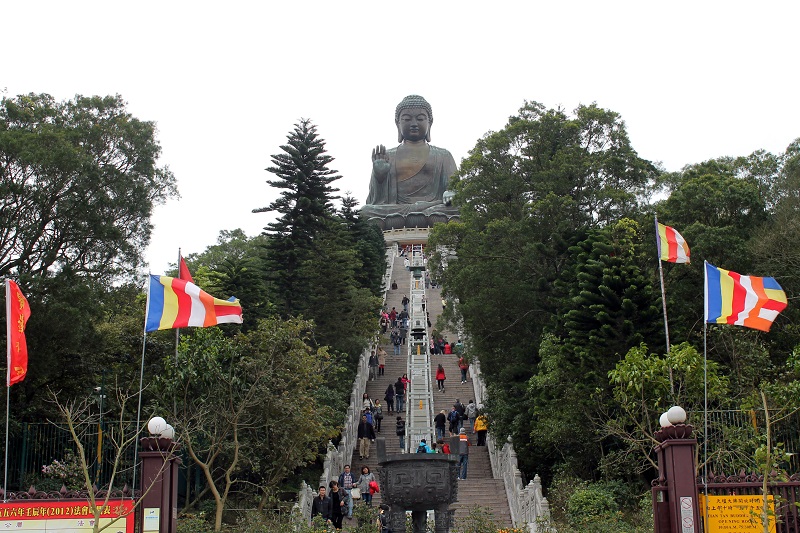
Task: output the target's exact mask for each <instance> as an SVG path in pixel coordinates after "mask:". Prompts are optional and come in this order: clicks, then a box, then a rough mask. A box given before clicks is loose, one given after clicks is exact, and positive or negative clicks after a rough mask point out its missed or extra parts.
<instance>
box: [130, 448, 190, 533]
mask: <svg viewBox="0 0 800 533" xmlns="http://www.w3.org/2000/svg"><path fill="white" fill-rule="evenodd" d="M140 443H141V448H142V451H141V452H139V457H140V458H141V460H142V478H141V485H140V487H139V490H140V494H142V495H143V496H142V497H141V503H140V504H139V510H138V511H137V515H138V516H139V524H140V528H139V531H141V532H143V533H152V532H155V531H158V533H175V532H176V531H177V529H178V466H179V465H180V464H181V460H180V458H179V457H178V456H177V455H175V452H177V451H178V450H179V449H180V444H178V443H177V442H174V441H173V440H172V439H167V438H162V437H145V438H143V439H141V441H140ZM148 489H150V490H149V491H148ZM155 509H157V510H158V511H157V517H156V514H155V511H154V510H155ZM156 527H157V528H158V529H156Z"/></svg>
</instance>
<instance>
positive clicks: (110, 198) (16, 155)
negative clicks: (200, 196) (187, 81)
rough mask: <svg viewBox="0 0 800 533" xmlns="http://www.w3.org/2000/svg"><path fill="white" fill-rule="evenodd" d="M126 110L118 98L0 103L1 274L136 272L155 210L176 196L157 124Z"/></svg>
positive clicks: (40, 97) (28, 98)
mask: <svg viewBox="0 0 800 533" xmlns="http://www.w3.org/2000/svg"><path fill="white" fill-rule="evenodd" d="M125 106H126V104H125V102H124V101H123V100H122V97H120V96H119V95H117V96H106V97H99V96H92V97H84V96H76V97H75V98H74V99H72V100H68V101H65V102H57V101H55V100H54V99H53V98H52V97H51V96H49V95H47V94H28V95H23V96H18V97H16V98H3V100H2V102H0V198H2V203H0V276H4V275H9V274H14V275H20V276H24V275H32V276H46V275H48V274H52V273H53V272H54V271H58V270H59V269H62V268H67V267H68V268H70V269H71V270H72V271H73V272H76V273H79V274H86V275H90V276H92V277H96V278H104V279H106V280H109V279H112V278H113V277H115V276H118V275H121V274H131V273H132V272H135V269H136V268H137V267H138V266H139V265H140V263H141V259H142V253H143V251H144V248H145V246H146V245H147V244H148V242H149V239H150V232H151V229H152V226H151V223H150V215H151V213H152V210H153V206H154V205H156V204H158V203H160V202H163V201H164V200H165V199H166V198H167V197H169V196H170V195H173V194H175V193H176V190H175V179H174V177H173V175H172V173H171V172H170V171H169V169H168V168H166V167H159V166H158V157H159V155H160V153H161V146H160V145H159V144H158V142H157V141H156V138H155V134H156V127H155V124H154V123H152V122H146V121H142V120H139V119H137V118H135V117H133V116H132V115H131V114H130V113H129V112H128V111H127V109H126V107H125Z"/></svg>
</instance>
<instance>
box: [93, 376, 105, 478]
mask: <svg viewBox="0 0 800 533" xmlns="http://www.w3.org/2000/svg"><path fill="white" fill-rule="evenodd" d="M101 376H102V377H101V378H100V386H99V387H95V388H94V391H95V392H96V393H97V404H98V407H99V409H100V419H99V421H98V423H97V462H96V464H95V473H94V482H95V484H98V483H99V482H100V474H101V471H102V470H103V430H104V429H105V428H104V427H103V403H104V401H105V398H106V371H105V370H103V373H102V374H101Z"/></svg>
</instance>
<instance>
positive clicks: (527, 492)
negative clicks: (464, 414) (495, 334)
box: [469, 360, 552, 533]
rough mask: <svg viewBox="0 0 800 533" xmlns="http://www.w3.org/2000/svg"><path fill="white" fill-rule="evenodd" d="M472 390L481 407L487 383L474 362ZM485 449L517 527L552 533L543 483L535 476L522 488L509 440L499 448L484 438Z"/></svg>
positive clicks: (471, 368) (493, 442)
mask: <svg viewBox="0 0 800 533" xmlns="http://www.w3.org/2000/svg"><path fill="white" fill-rule="evenodd" d="M469 372H470V375H471V376H472V383H473V387H474V389H475V403H477V404H478V405H483V404H484V402H485V401H486V397H487V394H486V384H485V383H484V381H483V377H482V376H481V366H480V362H479V361H477V360H473V361H472V362H471V363H470V368H469ZM486 446H487V448H488V449H489V460H490V461H491V463H492V475H493V476H494V478H495V479H502V480H503V484H504V485H505V487H506V496H507V497H508V506H509V509H510V511H511V520H512V521H513V523H514V525H515V526H517V527H519V526H522V525H525V526H526V527H527V528H528V530H529V531H530V533H544V532H549V531H552V526H551V525H550V504H549V503H548V502H547V498H545V497H544V494H543V493H542V481H541V479H540V478H539V476H538V474H537V475H536V476H534V478H533V481H530V482H529V483H528V485H527V486H525V484H524V482H523V478H522V472H520V470H519V466H518V463H517V453H516V452H515V451H514V446H513V444H511V438H510V437H509V438H508V439H507V441H506V442H505V443H503V445H502V446H498V443H497V442H496V441H495V439H494V436H493V435H492V434H491V433H489V434H487V435H486Z"/></svg>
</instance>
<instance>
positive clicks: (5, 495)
mask: <svg viewBox="0 0 800 533" xmlns="http://www.w3.org/2000/svg"><path fill="white" fill-rule="evenodd" d="M3 284H4V285H5V286H6V360H7V363H6V452H5V458H4V459H3V469H4V472H3V503H5V502H7V501H8V420H9V415H10V412H11V407H10V405H11V304H10V302H11V285H10V284H9V283H8V280H7V279H6V280H3Z"/></svg>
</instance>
